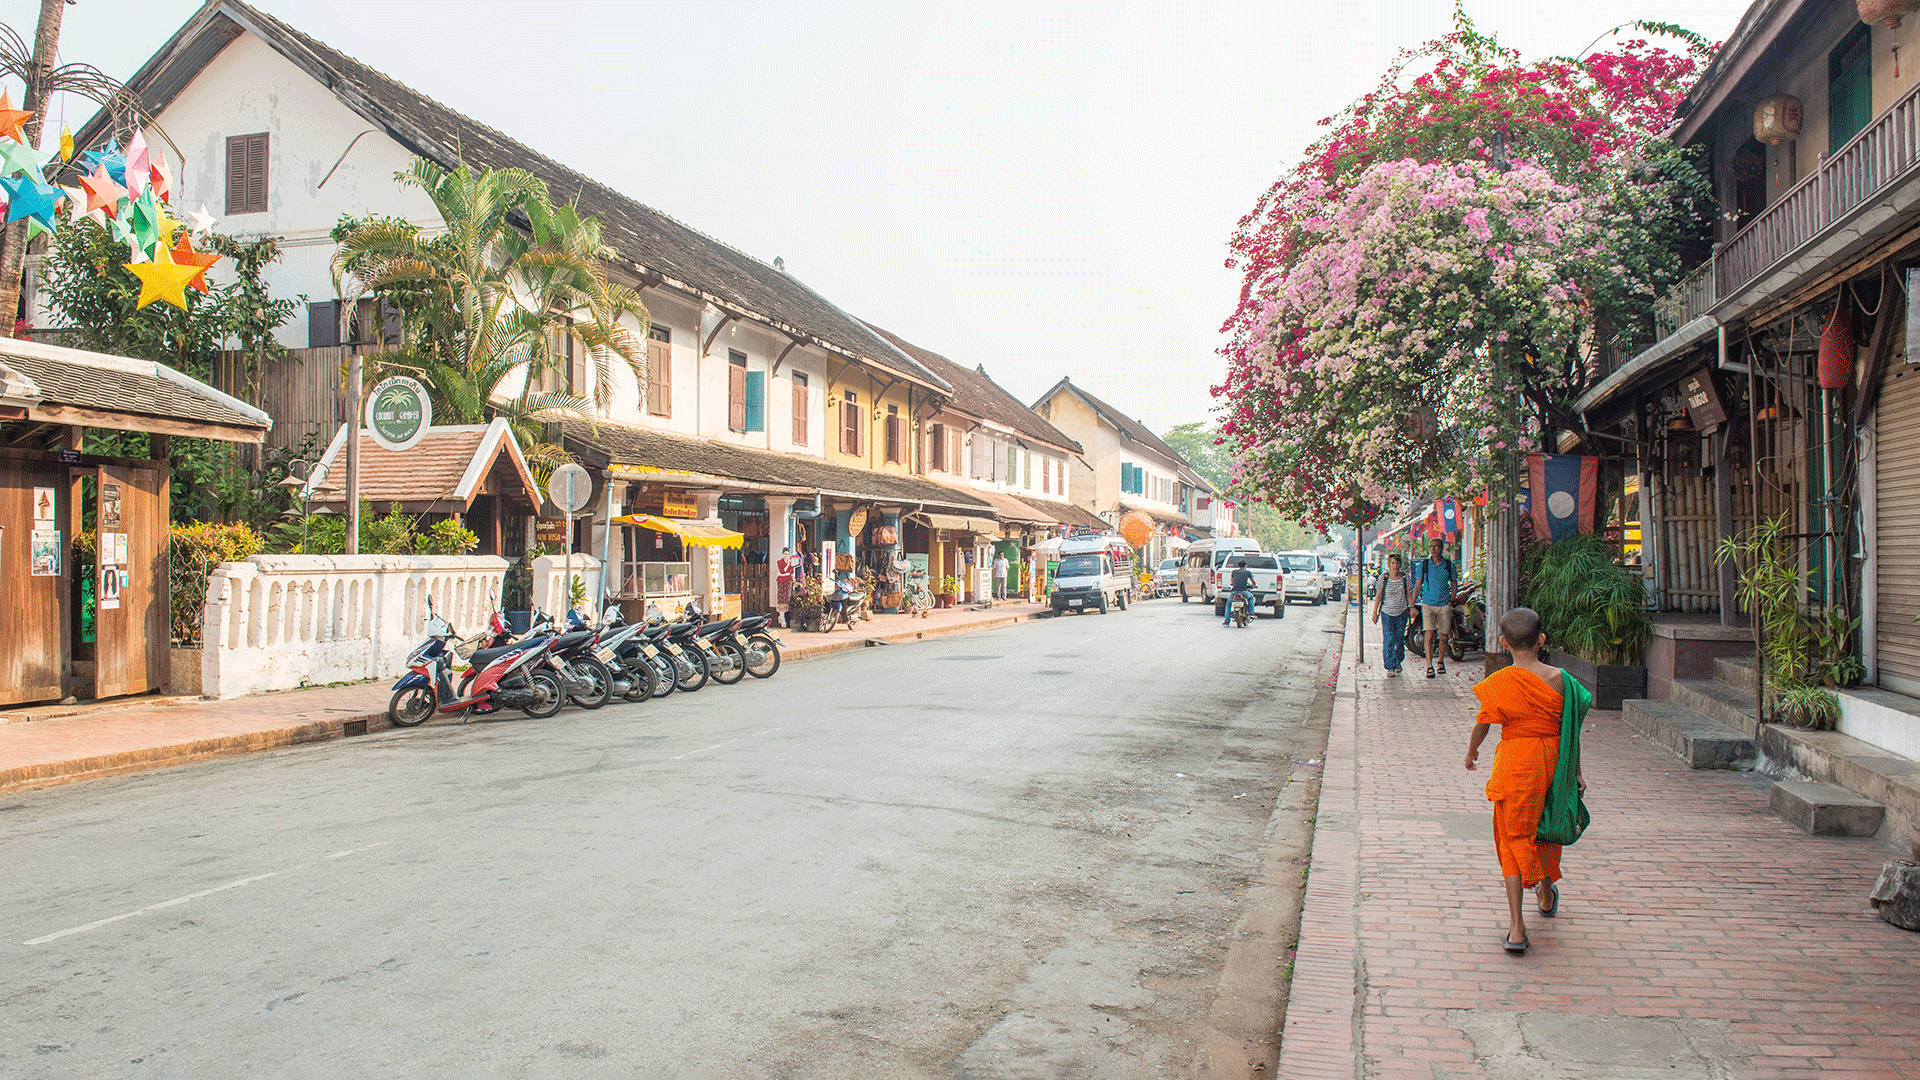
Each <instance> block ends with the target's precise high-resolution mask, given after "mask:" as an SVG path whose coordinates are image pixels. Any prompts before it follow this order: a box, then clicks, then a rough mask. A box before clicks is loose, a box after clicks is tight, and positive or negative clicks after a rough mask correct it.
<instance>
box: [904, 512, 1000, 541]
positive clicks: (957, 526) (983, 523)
mask: <svg viewBox="0 0 1920 1080" xmlns="http://www.w3.org/2000/svg"><path fill="white" fill-rule="evenodd" d="M911 516H913V517H917V518H919V519H920V520H921V521H924V522H926V523H927V524H928V525H930V526H932V527H933V528H936V529H948V530H951V531H953V532H970V533H985V534H989V535H990V534H992V533H997V532H999V531H1000V523H999V522H997V521H995V520H993V519H992V518H977V517H961V516H959V515H958V514H930V513H927V512H925V511H921V512H919V513H915V514H913V515H911Z"/></svg>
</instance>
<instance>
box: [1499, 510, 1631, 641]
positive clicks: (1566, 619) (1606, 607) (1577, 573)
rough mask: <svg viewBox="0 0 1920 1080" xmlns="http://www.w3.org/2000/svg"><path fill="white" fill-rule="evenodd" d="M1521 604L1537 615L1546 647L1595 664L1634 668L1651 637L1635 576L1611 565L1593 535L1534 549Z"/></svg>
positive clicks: (1603, 545)
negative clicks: (1544, 633) (1566, 652)
mask: <svg viewBox="0 0 1920 1080" xmlns="http://www.w3.org/2000/svg"><path fill="white" fill-rule="evenodd" d="M1520 603H1521V605H1522V606H1523V607H1530V608H1532V609H1533V610H1535V611H1537V612H1539V613H1540V622H1541V625H1542V626H1544V627H1545V628H1546V632H1547V641H1548V643H1549V645H1552V646H1557V647H1558V648H1561V649H1564V650H1566V651H1568V652H1571V653H1574V654H1576V655H1578V656H1580V657H1582V658H1583V659H1585V660H1587V661H1589V662H1591V663H1595V664H1620V665H1627V666H1633V665H1637V664H1639V663H1641V662H1642V660H1643V659H1644V657H1645V655H1646V649H1647V641H1648V639H1650V638H1651V637H1652V636H1653V621H1652V620H1651V619H1649V618H1648V617H1647V596H1646V590H1645V588H1644V587H1643V586H1642V584H1641V581H1640V578H1639V576H1638V575H1636V574H1634V573H1632V572H1630V571H1628V570H1627V569H1626V568H1625V567H1623V566H1620V565H1619V564H1618V563H1616V562H1614V561H1613V552H1612V550H1611V549H1609V548H1608V547H1607V544H1606V542H1605V541H1604V540H1602V539H1601V538H1600V537H1599V536H1598V535H1595V534H1593V533H1584V534H1581V535H1579V536H1571V537H1568V538H1567V539H1565V540H1556V541H1554V542H1553V543H1550V544H1541V545H1540V546H1538V547H1537V548H1535V549H1534V551H1533V554H1532V555H1531V556H1530V557H1529V558H1528V559H1527V563H1526V567H1525V570H1524V572H1523V577H1522V582H1521V589H1520Z"/></svg>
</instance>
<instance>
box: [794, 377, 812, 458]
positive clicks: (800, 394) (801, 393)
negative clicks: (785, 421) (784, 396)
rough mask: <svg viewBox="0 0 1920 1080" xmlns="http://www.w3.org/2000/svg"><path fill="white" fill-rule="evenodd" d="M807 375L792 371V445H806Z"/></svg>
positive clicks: (809, 402)
mask: <svg viewBox="0 0 1920 1080" xmlns="http://www.w3.org/2000/svg"><path fill="white" fill-rule="evenodd" d="M808 393H809V391H808V389H807V375H806V372H804V371H796V372H794V373H793V445H795V446H805V445H807V406H808V405H809V404H811V401H810V399H809V398H808V396H807V395H808Z"/></svg>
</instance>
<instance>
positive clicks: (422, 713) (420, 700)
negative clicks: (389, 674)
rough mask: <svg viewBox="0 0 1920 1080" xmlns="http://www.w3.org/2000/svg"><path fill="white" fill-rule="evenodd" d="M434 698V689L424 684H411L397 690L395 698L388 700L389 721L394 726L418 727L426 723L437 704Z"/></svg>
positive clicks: (394, 693) (394, 694)
mask: <svg viewBox="0 0 1920 1080" xmlns="http://www.w3.org/2000/svg"><path fill="white" fill-rule="evenodd" d="M437 704H438V703H437V702H435V701H434V700H433V691H432V690H430V689H428V688H427V687H424V686H409V687H407V688H406V689H404V690H395V691H394V692H393V700H392V701H389V702H387V723H389V724H392V725H393V726H394V727H418V726H420V725H421V724H424V723H426V721H427V718H428V717H430V716H432V715H433V710H434V708H435V707H436V706H437Z"/></svg>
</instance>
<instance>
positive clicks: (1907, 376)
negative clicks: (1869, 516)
mask: <svg viewBox="0 0 1920 1080" xmlns="http://www.w3.org/2000/svg"><path fill="white" fill-rule="evenodd" d="M1905 352H1906V350H1905V349H1903V348H1901V347H1900V342H1898V341H1896V342H1895V343H1894V349H1893V356H1892V357H1891V359H1890V362H1889V364H1888V367H1887V370H1886V372H1885V373H1884V374H1883V375H1882V376H1881V378H1882V381H1881V384H1880V400H1879V403H1878V405H1877V406H1876V408H1875V410H1874V431H1875V433H1876V435H1877V437H1878V439H1879V444H1878V446H1877V447H1876V466H1877V467H1876V469H1875V486H1876V489H1877V494H1876V504H1877V518H1878V521H1877V524H1876V527H1875V529H1874V533H1875V541H1874V559H1875V564H1876V571H1877V573H1878V575H1879V578H1878V581H1879V583H1878V587H1877V588H1876V590H1875V592H1876V594H1877V595H1876V600H1877V603H1878V614H1877V616H1876V618H1875V626H1874V635H1875V639H1876V641H1875V645H1876V651H1877V659H1878V667H1879V681H1880V684H1881V685H1882V686H1885V687H1887V688H1888V689H1890V690H1898V691H1900V692H1902V693H1908V694H1920V625H1916V624H1915V622H1914V619H1915V618H1920V468H1916V465H1920V365H1908V364H1907V363H1905V361H1904V359H1903V357H1904V354H1905Z"/></svg>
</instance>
